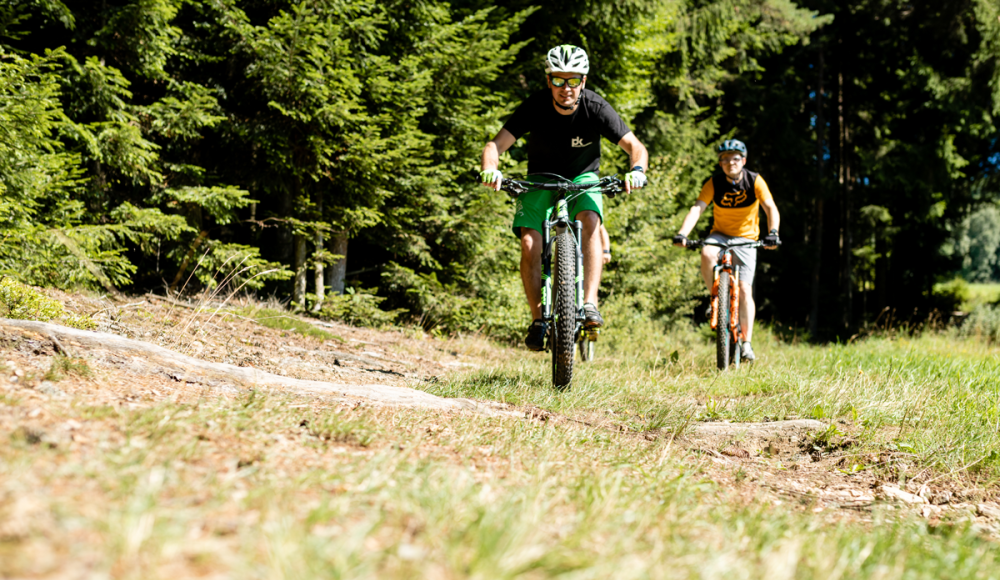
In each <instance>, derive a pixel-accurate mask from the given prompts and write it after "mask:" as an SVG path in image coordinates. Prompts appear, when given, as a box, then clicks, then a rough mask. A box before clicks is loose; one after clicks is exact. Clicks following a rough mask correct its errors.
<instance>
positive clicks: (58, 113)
mask: <svg viewBox="0 0 1000 580" xmlns="http://www.w3.org/2000/svg"><path fill="white" fill-rule="evenodd" d="M998 10H1000V9H998V8H997V6H996V5H995V3H994V2H990V1H988V0H961V1H960V2H958V3H957V4H954V5H949V6H948V7H946V8H942V9H941V10H938V11H929V10H924V9H920V10H913V11H907V10H905V9H899V8H898V7H896V6H894V5H892V6H890V5H889V4H885V3H884V2H875V1H869V0H855V1H853V2H849V3H847V4H844V3H839V4H838V3H834V2H830V1H829V0H802V1H801V2H798V3H795V2H791V1H789V0H666V1H664V0H626V1H623V2H590V3H581V2H573V1H571V0H555V3H553V2H549V3H546V4H542V3H539V2H537V1H536V0H517V1H515V2H510V3H505V4H503V5H495V4H494V3H488V2H483V1H482V0H451V1H438V0H417V1H413V2H402V1H399V0H389V1H386V2H377V1H374V0H319V1H315V2H296V1H292V0H275V1H268V2H251V3H247V2H236V1H235V0H221V1H212V2H209V1H205V0H190V1H180V0H143V1H131V0H130V1H122V2H112V3H110V4H107V5H91V4H86V3H75V4H73V5H72V6H68V5H65V4H63V3H61V2H59V1H58V0H34V1H32V2H15V3H8V4H6V5H4V6H0V43H2V48H0V127H2V129H0V217H2V219H0V272H4V273H7V274H9V275H14V276H16V277H17V278H18V279H19V280H22V281H25V282H30V283H33V284H44V285H54V286H59V287H64V288H66V287H78V286H84V287H101V288H104V289H105V290H108V291H111V290H114V289H116V288H131V289H136V290H139V289H147V288H150V287H154V286H160V285H162V284H164V283H167V284H168V285H170V286H171V287H173V288H174V290H178V289H180V288H182V287H183V288H184V289H185V291H199V290H204V289H216V290H218V289H219V288H220V287H222V288H225V289H226V291H227V292H228V291H232V290H235V289H238V288H243V289H253V290H266V291H268V292H273V293H276V294H278V295H282V296H287V295H288V294H290V293H292V292H293V290H292V285H291V283H290V279H291V278H292V272H304V271H306V270H308V269H311V267H312V265H314V264H316V263H320V264H331V263H333V261H334V260H335V257H334V256H333V254H334V252H332V251H331V250H330V247H331V244H330V243H329V242H330V240H331V238H336V239H343V237H345V236H346V237H347V238H349V240H350V247H351V249H350V251H348V252H347V256H348V261H349V264H350V267H349V268H348V271H350V272H351V276H350V280H348V284H347V285H348V286H354V287H356V288H361V287H364V288H372V289H373V291H371V292H370V293H362V292H359V293H357V294H355V295H353V296H348V295H345V296H341V297H337V298H330V299H329V302H328V308H329V309H330V311H329V313H328V314H327V316H330V317H333V318H337V319H341V320H361V319H362V318H365V317H367V318H368V319H371V320H378V321H379V322H378V323H377V324H387V323H389V321H394V320H397V319H399V320H402V319H400V318H399V317H400V316H401V314H400V313H401V312H405V313H406V316H407V317H408V318H406V320H412V321H415V322H418V323H419V324H421V325H422V326H423V327H424V328H426V329H438V330H439V331H441V332H469V331H480V332H487V333H490V334H492V335H494V336H499V337H514V336H516V335H517V334H519V333H520V332H521V331H522V330H523V326H524V324H525V323H526V322H527V312H526V309H525V308H524V306H523V295H522V293H521V290H520V283H519V280H518V275H517V267H518V260H517V254H518V244H517V241H516V240H515V239H514V238H513V236H511V235H510V231H509V221H510V213H511V210H510V206H509V205H507V204H506V203H505V202H506V199H505V197H504V196H503V195H502V194H496V193H495V192H492V191H490V190H488V189H486V188H483V187H479V186H478V184H477V183H476V182H475V178H474V177H473V175H474V171H473V170H474V169H475V168H476V167H477V165H478V159H479V153H480V151H481V147H482V144H483V143H484V141H486V140H487V139H488V138H490V137H491V136H492V135H493V134H495V133H496V131H497V130H498V129H499V128H500V126H501V123H502V122H503V120H504V119H505V118H506V117H507V116H508V115H509V114H510V112H511V111H512V110H513V108H514V107H515V106H516V105H517V104H518V103H519V102H520V101H521V100H522V99H523V98H524V97H525V96H527V95H528V94H530V93H531V92H532V91H533V90H536V89H538V88H540V87H542V86H543V83H544V76H543V74H542V73H541V70H540V67H539V66H538V61H539V59H540V58H541V56H542V54H544V52H545V51H546V50H547V49H548V48H549V47H550V46H552V45H554V44H559V43H566V42H571V43H575V44H578V45H581V46H583V47H585V48H586V49H587V50H588V51H589V52H590V54H591V61H592V71H591V74H590V75H589V78H588V87H589V88H591V89H593V90H596V91H597V92H598V93H599V94H601V95H602V96H604V97H605V98H607V99H608V100H609V102H611V104H612V105H613V106H615V108H616V109H617V110H618V111H619V112H621V113H622V115H623V116H624V118H625V120H626V122H627V123H629V125H630V127H632V128H633V129H634V131H635V132H636V134H637V135H638V136H639V137H640V139H641V140H642V141H643V142H644V143H645V144H646V145H647V146H648V147H649V148H650V150H651V152H652V153H653V157H654V159H658V161H654V167H652V168H650V169H651V171H650V177H651V184H652V185H651V187H650V188H649V189H647V190H644V191H643V192H641V193H640V194H638V195H634V196H632V197H631V198H629V199H622V200H620V201H615V202H611V203H609V204H608V216H607V218H608V224H609V226H610V232H611V237H612V243H613V250H614V255H615V262H613V263H612V264H611V265H610V267H609V268H608V270H607V274H606V276H605V282H606V283H605V285H604V286H603V287H602V292H603V295H602V300H607V301H610V302H609V306H611V307H613V308H614V309H617V310H616V311H620V312H622V313H631V314H633V315H634V316H636V317H638V318H642V317H656V318H662V319H663V320H673V319H676V317H677V316H678V315H679V314H684V313H686V312H688V311H689V309H690V307H691V306H692V304H693V300H694V298H695V297H697V296H698V295H699V294H700V293H701V292H702V288H701V285H700V283H699V281H698V279H697V268H696V260H695V259H694V256H693V255H690V254H686V253H684V252H682V251H680V250H674V249H672V248H670V246H669V243H668V242H669V238H670V236H671V235H672V234H673V232H674V230H675V229H676V227H677V225H678V218H679V215H680V214H682V213H683V212H684V211H685V210H686V208H687V207H688V206H689V204H690V202H691V200H692V199H693V197H694V195H695V194H696V193H697V191H698V187H699V186H700V183H701V181H702V180H703V179H704V178H705V177H707V174H708V172H709V171H710V170H711V169H712V168H713V164H714V154H713V153H712V149H711V147H710V145H711V144H712V143H714V142H716V141H717V140H718V139H720V138H723V137H728V136H733V135H736V133H737V132H738V133H739V136H740V137H741V138H744V140H747V141H750V158H751V165H750V166H751V169H754V170H759V171H761V172H762V173H763V174H764V175H765V177H766V178H767V179H768V182H769V184H771V188H772V190H773V191H774V193H775V196H776V199H777V200H778V204H779V206H780V207H781V209H782V212H783V213H784V212H787V214H786V215H785V218H786V219H785V220H784V225H783V231H782V233H783V235H784V237H786V239H788V240H791V241H793V242H801V243H799V244H798V245H797V246H796V244H794V243H792V244H786V247H785V248H783V249H782V251H781V252H776V253H774V254H773V258H772V257H771V254H769V258H770V259H769V260H768V263H766V264H764V266H767V267H762V268H761V269H759V270H758V271H759V273H760V274H761V276H760V288H759V293H760V294H762V295H763V300H760V301H759V302H758V304H759V306H760V308H761V312H762V315H763V316H765V317H766V316H775V315H778V316H782V317H791V318H792V319H796V320H797V319H800V318H801V317H802V316H803V312H802V306H801V305H802V304H804V303H805V302H806V301H804V300H802V297H803V290H802V288H801V286H802V281H803V280H805V279H807V277H808V276H807V275H806V274H805V273H811V270H812V268H811V266H812V264H813V263H815V260H819V262H820V263H821V264H822V272H821V282H823V283H822V284H819V287H820V288H821V290H822V296H823V298H824V301H825V303H829V304H836V305H841V304H838V302H844V304H842V306H844V307H845V308H848V307H849V301H848V298H845V297H844V292H843V287H842V285H841V284H839V280H841V279H847V280H851V279H853V280H854V281H855V282H854V284H853V285H852V288H853V289H854V290H855V291H857V292H860V293H861V294H863V296H864V300H865V302H864V306H862V307H861V308H860V309H861V310H865V309H867V310H868V311H876V310H878V311H880V309H881V308H882V306H883V303H886V302H888V301H893V302H894V305H895V303H896V302H898V303H899V304H900V308H902V306H903V304H902V303H903V302H906V305H907V306H910V305H919V306H922V307H926V306H928V305H929V304H930V303H931V302H932V301H933V300H935V298H934V293H933V292H932V288H931V286H932V283H933V281H935V280H939V279H942V278H944V277H947V276H949V275H951V273H953V272H954V271H956V270H958V269H960V270H961V273H962V274H963V275H964V276H966V277H967V278H969V279H970V280H987V279H993V278H995V277H996V276H997V270H998V268H1000V264H998V263H997V256H996V255H995V254H996V252H993V249H995V247H997V245H998V244H997V243H995V240H994V239H993V238H994V237H995V236H993V234H994V233H995V231H996V230H997V229H998V227H994V226H995V225H997V224H994V223H993V222H995V221H996V220H997V219H1000V218H997V214H996V213H995V208H994V210H987V209H982V210H981V211H978V212H975V213H972V214H971V217H969V218H968V220H967V221H966V222H962V220H963V219H964V218H965V216H969V215H970V211H969V210H971V209H978V208H980V207H982V208H989V207H993V205H994V204H992V201H994V200H993V199H992V197H993V196H994V194H993V193H991V192H994V191H997V189H996V187H995V185H996V183H997V180H998V173H997V172H996V171H993V170H991V169H990V168H991V167H995V165H996V161H995V159H996V158H995V157H993V156H994V155H995V154H996V152H997V149H996V144H995V139H994V137H995V133H996V132H995V126H994V121H993V119H994V118H995V115H997V114H1000V66H998V57H997V55H998V54H1000V51H998V47H1000V22H998V20H997V16H998ZM927 39H931V40H927ZM932 46H933V47H935V48H933V49H931V48H929V47H932ZM60 47H62V48H60ZM938 47H943V48H941V49H940V50H939V49H938ZM820 50H822V51H825V52H824V54H826V55H827V58H828V61H829V62H828V64H827V69H826V72H825V77H824V79H825V80H824V82H825V87H826V88H825V94H824V95H823V96H824V99H825V100H824V102H825V115H826V117H825V126H824V127H822V129H823V130H825V132H826V138H825V145H824V146H825V149H823V148H822V147H821V153H819V155H820V159H824V160H825V157H827V156H829V157H830V159H829V160H826V161H825V164H824V169H823V170H822V171H819V170H818V168H817V167H816V163H817V159H816V158H815V155H816V139H817V137H818V134H817V125H816V120H815V119H814V118H813V115H814V112H815V104H816V98H817V97H816V86H815V83H816V80H817V79H816V76H815V75H816V74H817V70H816V64H817V53H818V51H820ZM942 55H945V56H942ZM904 73H905V74H904ZM839 79H843V82H841V81H840V80H839ZM837 83H840V84H837ZM835 85H836V86H838V87H841V88H837V89H836V91H840V92H838V93H837V95H838V96H839V97H843V98H842V99H840V100H839V101H837V100H836V99H835V98H834V94H833V92H831V91H832V90H833V89H832V88H831V87H834V86H835ZM834 102H843V103H845V104H844V108H843V111H842V112H843V115H842V117H843V119H844V121H843V122H844V124H845V125H844V128H840V127H839V126H836V127H835V126H834V125H833V124H832V123H833V121H832V120H833V119H840V115H839V113H840V112H841V111H840V109H838V108H837V106H834V105H833V104H832V103H834ZM838 106H839V105H838ZM837 122H839V121H837ZM834 135H842V136H843V138H844V139H845V140H847V141H845V142H844V143H841V142H840V141H837V140H835V139H834V138H833V136H834ZM840 138H841V137H837V138H836V139H840ZM821 145H822V144H821ZM841 145H843V146H841ZM602 150H603V153H604V156H603V157H604V159H603V171H604V172H605V173H614V172H621V171H622V170H623V169H624V168H625V165H626V163H627V160H626V159H625V156H624V155H623V154H622V153H621V151H620V150H619V149H618V148H617V146H616V145H615V144H611V143H603V144H602ZM842 152H843V153H842ZM524 160H525V147H524V146H523V141H522V142H519V143H518V144H516V145H515V147H514V148H513V149H512V150H511V151H510V152H509V153H508V154H505V155H504V156H503V158H502V159H501V165H502V168H503V169H504V171H505V172H506V173H508V174H512V175H518V174H521V173H523V171H524V164H523V163H524ZM991 160H992V161H991ZM834 184H837V185H836V186H835V185H834ZM838 188H839V189H838ZM835 190H836V191H835ZM848 190H850V191H848ZM848 193H850V196H853V197H850V196H849V195H848ZM835 194H836V195H835ZM818 200H826V201H827V202H828V203H829V204H832V205H831V208H830V209H828V211H827V213H826V218H825V221H826V222H829V223H826V233H825V234H824V237H825V238H828V239H826V242H825V248H826V250H825V251H824V252H821V254H823V255H817V254H816V248H814V247H813V246H814V245H815V244H817V241H816V235H817V232H816V228H815V227H814V225H815V224H814V221H815V219H814V218H815V213H814V212H815V211H817V209H818V208H817V207H816V202H817V201H818ZM990 211H993V213H990ZM990 220H992V221H990ZM702 225H703V226H704V225H707V224H706V222H705V221H703V223H702ZM841 231H843V232H845V234H844V235H845V236H846V237H845V238H844V240H845V244H846V245H845V246H844V248H845V249H843V250H841V249H840V248H841V244H840V239H839V238H838V239H837V240H833V239H832V237H833V236H834V235H835V234H834V232H837V234H836V235H839V232H841ZM953 232H954V233H953ZM847 234H850V235H847ZM991 236H993V237H991ZM949 238H950V239H952V240H953V243H952V244H951V245H948V244H947V240H948V239H949ZM302 241H305V242H306V252H307V253H306V256H305V257H304V258H303V257H302V256H300V255H298V254H297V253H296V248H301V247H302V246H301V244H298V245H297V242H302ZM323 241H325V242H326V244H325V246H324V247H322V248H321V245H322V244H321V242H323ZM834 247H836V248H837V249H836V250H835V251H831V250H830V249H831V248H834ZM959 262H964V263H959ZM848 267H849V268H850V271H849V272H840V271H839V270H840V269H843V268H848ZM192 272H193V273H194V275H192ZM831 272H832V273H833V274H836V276H833V275H832V274H831ZM833 278H835V279H836V280H838V283H837V284H833V283H828V282H829V281H830V280H831V279H833ZM188 280H190V281H189V282H187V284H186V285H185V284H184V283H185V281H188ZM338 282H339V281H338ZM312 284H313V283H312V277H310V285H312ZM875 288H877V290H874V289H875ZM294 292H295V295H294V300H295V301H297V302H304V301H305V300H307V297H306V296H305V295H304V294H303V292H302V290H301V285H296V287H295V290H294ZM849 294H850V293H847V295H849ZM358 296H367V298H364V299H360V298H358ZM376 297H377V298H376ZM359 300H360V302H359ZM869 303H871V304H877V308H871V307H870V305H869ZM376 304H377V306H376ZM772 308H773V310H772ZM375 310H380V311H381V310H385V311H391V312H390V314H386V315H385V317H384V318H379V315H375V314H374V313H375ZM835 310H838V309H837V308H827V309H824V316H827V312H828V311H831V312H832V311H835ZM854 310H859V308H857V307H855V308H854ZM353 312H358V313H364V314H363V315H362V314H352V313H353ZM369 315H371V316H369Z"/></svg>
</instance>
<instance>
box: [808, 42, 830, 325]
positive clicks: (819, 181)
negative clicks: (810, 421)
mask: <svg viewBox="0 0 1000 580" xmlns="http://www.w3.org/2000/svg"><path fill="white" fill-rule="evenodd" d="M823 64H824V63H823V48H822V47H820V49H819V66H818V67H817V79H818V80H819V82H818V84H817V87H816V218H815V219H816V221H815V230H814V233H813V237H814V238H815V240H816V241H815V252H814V253H813V270H812V288H810V291H809V302H810V307H809V334H811V335H812V336H813V338H815V337H816V335H817V333H818V332H819V290H820V273H821V272H822V269H821V268H820V265H821V264H822V258H823V192H824V188H823V156H824V155H825V154H826V150H825V148H824V147H823V136H824V130H825V129H826V121H825V120H824V118H823Z"/></svg>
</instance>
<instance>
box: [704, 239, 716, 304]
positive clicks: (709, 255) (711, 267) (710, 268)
mask: <svg viewBox="0 0 1000 580" xmlns="http://www.w3.org/2000/svg"><path fill="white" fill-rule="evenodd" d="M718 261H719V248H718V247H717V246H702V248H701V278H702V280H704V281H705V287H706V288H708V293H709V294H711V293H712V283H713V282H715V264H716V262H718Z"/></svg>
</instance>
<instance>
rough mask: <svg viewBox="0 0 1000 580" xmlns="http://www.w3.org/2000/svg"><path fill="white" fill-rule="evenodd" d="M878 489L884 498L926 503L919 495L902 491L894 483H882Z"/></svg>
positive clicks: (909, 502)
mask: <svg viewBox="0 0 1000 580" xmlns="http://www.w3.org/2000/svg"><path fill="white" fill-rule="evenodd" d="M879 490H880V491H881V492H882V495H884V496H885V497H886V499H891V500H895V501H901V502H903V503H908V504H926V503H927V500H926V499H924V498H922V497H920V496H919V495H916V494H913V493H910V492H908V491H903V490H901V489H899V488H898V487H896V486H894V485H883V486H882V487H881V488H879Z"/></svg>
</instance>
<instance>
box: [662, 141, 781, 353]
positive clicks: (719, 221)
mask: <svg viewBox="0 0 1000 580" xmlns="http://www.w3.org/2000/svg"><path fill="white" fill-rule="evenodd" d="M717 152H718V154H719V167H720V168H721V170H722V171H717V172H715V173H714V174H713V175H712V176H711V177H709V178H708V179H707V180H706V181H705V183H704V184H703V185H702V187H701V193H700V194H699V195H698V201H696V202H695V203H694V205H693V206H692V207H691V210H690V211H689V212H688V214H687V216H686V217H685V218H684V223H683V224H681V229H680V231H679V232H677V235H676V236H674V239H673V242H674V245H675V246H680V247H684V246H686V245H687V243H688V239H687V236H688V234H690V233H691V230H692V229H693V228H694V226H695V224H697V223H698V218H700V217H701V214H702V212H704V211H705V208H707V207H708V204H710V203H712V204H715V205H714V207H713V209H712V217H713V218H714V225H713V226H712V233H711V235H709V236H708V238H706V241H709V240H711V241H713V242H716V243H722V244H726V243H730V242H734V241H748V242H755V241H757V239H758V238H759V237H760V215H759V210H760V208H761V207H763V208H764V213H765V214H767V223H768V225H769V226H770V232H769V233H768V234H767V235H766V236H764V239H763V240H762V241H763V243H764V247H765V248H766V249H768V250H774V249H776V248H777V247H778V245H779V244H781V239H780V238H779V237H778V227H779V226H780V223H781V216H780V215H779V214H778V206H776V205H775V204H774V199H773V198H772V197H771V191H770V190H769V189H768V188H767V184H766V183H765V182H764V178H763V177H761V176H760V175H759V174H757V173H754V172H753V171H750V170H748V169H745V168H744V166H745V165H746V163H747V146H746V145H745V144H743V142H742V141H738V140H736V139H729V140H727V141H725V142H724V143H723V144H722V145H719V148H718V150H717ZM731 251H732V254H733V257H734V258H735V261H736V263H737V264H738V265H739V266H740V326H741V327H742V329H743V332H744V337H745V341H744V343H743V345H742V349H741V350H742V354H743V359H744V360H748V361H753V360H755V359H756V355H754V352H753V348H752V347H751V346H750V340H751V338H752V336H753V320H754V315H755V313H756V306H755V305H754V302H753V277H754V273H755V272H756V269H757V249H756V248H747V247H742V248H741V247H735V248H733V249H732V250H731ZM718 257H719V247H718V246H709V245H706V246H704V247H702V250H701V276H702V278H704V280H705V285H706V286H707V287H708V291H709V292H711V291H712V282H713V281H714V268H715V264H716V261H717V260H718Z"/></svg>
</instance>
